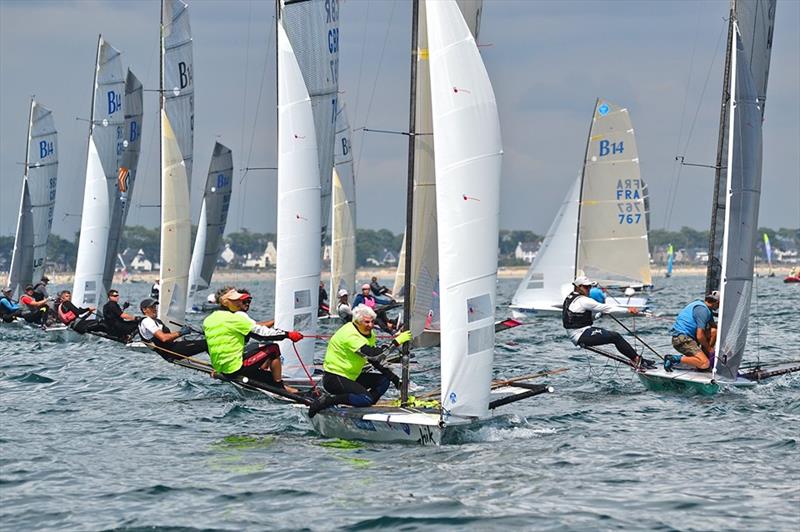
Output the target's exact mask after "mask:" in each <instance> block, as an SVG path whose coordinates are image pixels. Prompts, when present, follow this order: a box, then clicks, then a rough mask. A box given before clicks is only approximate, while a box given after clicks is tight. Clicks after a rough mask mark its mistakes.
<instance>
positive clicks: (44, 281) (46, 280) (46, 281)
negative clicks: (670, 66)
mask: <svg viewBox="0 0 800 532" xmlns="http://www.w3.org/2000/svg"><path fill="white" fill-rule="evenodd" d="M42 282H43V283H44V284H47V283H49V282H50V278H49V277H48V276H46V275H42Z"/></svg>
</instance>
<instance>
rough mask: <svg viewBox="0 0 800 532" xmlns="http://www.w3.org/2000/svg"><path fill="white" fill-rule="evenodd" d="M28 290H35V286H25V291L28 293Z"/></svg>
mask: <svg viewBox="0 0 800 532" xmlns="http://www.w3.org/2000/svg"><path fill="white" fill-rule="evenodd" d="M28 290H33V285H32V284H29V285H26V286H25V291H26V292H27V291H28Z"/></svg>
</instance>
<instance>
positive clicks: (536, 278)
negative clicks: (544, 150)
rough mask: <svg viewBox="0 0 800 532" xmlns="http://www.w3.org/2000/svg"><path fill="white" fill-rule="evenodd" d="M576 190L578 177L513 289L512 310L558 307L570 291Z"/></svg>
mask: <svg viewBox="0 0 800 532" xmlns="http://www.w3.org/2000/svg"><path fill="white" fill-rule="evenodd" d="M580 190H581V177H580V176H578V178H577V179H575V181H574V182H573V184H572V186H571V187H570V189H569V192H567V196H566V197H565V198H564V202H563V203H562V204H561V207H560V208H559V209H558V213H557V214H556V217H555V219H554V220H553V223H552V224H550V229H548V230H547V234H546V235H545V237H544V241H543V242H542V245H541V246H540V247H539V251H538V252H537V253H536V257H535V258H534V259H533V264H531V267H530V268H529V269H528V272H527V273H526V274H525V277H524V278H523V279H522V282H521V283H520V285H519V287H517V291H516V293H515V294H514V297H513V298H512V300H511V305H512V306H514V307H520V308H526V309H535V308H540V309H541V308H547V307H552V306H553V305H559V306H560V305H561V302H562V301H564V298H565V297H566V296H567V294H569V293H570V291H571V290H572V279H574V277H575V242H576V239H577V238H578V234H577V229H578V225H577V219H578V199H579V197H580Z"/></svg>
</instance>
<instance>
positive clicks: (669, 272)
mask: <svg viewBox="0 0 800 532" xmlns="http://www.w3.org/2000/svg"><path fill="white" fill-rule="evenodd" d="M674 260H675V249H674V248H673V247H672V244H670V245H669V247H668V248H667V271H666V272H665V273H664V277H667V278H669V277H672V263H673V261H674Z"/></svg>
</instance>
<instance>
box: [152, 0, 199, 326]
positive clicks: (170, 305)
mask: <svg viewBox="0 0 800 532" xmlns="http://www.w3.org/2000/svg"><path fill="white" fill-rule="evenodd" d="M162 17H163V26H162V28H161V34H162V42H161V47H162V48H161V60H162V65H161V68H162V79H163V83H164V85H163V87H162V93H161V105H162V109H161V118H160V119H161V273H160V278H159V281H160V284H161V290H160V292H159V309H158V311H159V318H161V320H163V321H164V322H166V323H167V324H170V323H172V322H175V323H183V321H184V317H185V313H186V301H187V295H188V294H187V292H188V284H189V261H190V256H191V236H192V235H191V222H190V219H189V214H190V213H189V209H190V203H189V190H190V179H191V172H192V147H193V144H194V140H193V137H194V84H193V80H192V78H193V73H194V69H193V66H192V38H191V33H190V26H189V11H188V8H187V6H186V4H184V3H183V2H181V1H180V0H165V1H164V3H163V13H162Z"/></svg>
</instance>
